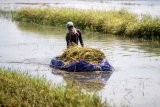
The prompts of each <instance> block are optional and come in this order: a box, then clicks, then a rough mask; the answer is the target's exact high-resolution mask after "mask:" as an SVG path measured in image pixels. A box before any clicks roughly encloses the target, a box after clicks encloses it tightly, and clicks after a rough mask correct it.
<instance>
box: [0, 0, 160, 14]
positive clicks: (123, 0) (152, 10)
mask: <svg viewBox="0 0 160 107" xmlns="http://www.w3.org/2000/svg"><path fill="white" fill-rule="evenodd" d="M24 7H32V8H37V7H41V8H44V7H51V8H52V7H54V8H55V7H56V8H62V7H64V8H76V9H96V10H97V9H98V10H120V9H127V10H128V11H130V12H133V13H136V14H138V15H141V14H150V15H151V16H153V17H156V16H160V1H159V0H72V1H71V0H45V1H44V0H0V9H1V10H17V9H20V8H24Z"/></svg>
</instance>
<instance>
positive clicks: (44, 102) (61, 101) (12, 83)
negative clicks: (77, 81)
mask: <svg viewBox="0 0 160 107" xmlns="http://www.w3.org/2000/svg"><path fill="white" fill-rule="evenodd" d="M0 84H1V85H0V106H2V107H19V106H20V107H21V106H24V107H30V106H32V107H103V106H108V105H107V103H106V102H105V103H102V101H101V98H99V97H98V96H97V95H93V96H91V95H88V94H84V93H82V92H81V91H80V90H79V89H78V88H76V87H68V86H56V87H53V86H52V85H51V84H50V83H48V82H47V81H46V80H45V79H42V78H37V77H31V76H29V75H27V74H23V73H18V72H17V71H9V70H4V69H2V68H0Z"/></svg>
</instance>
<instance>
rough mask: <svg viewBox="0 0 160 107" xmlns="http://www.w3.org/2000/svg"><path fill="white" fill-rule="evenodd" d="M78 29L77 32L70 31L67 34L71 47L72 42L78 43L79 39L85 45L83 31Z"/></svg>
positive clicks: (67, 40) (68, 44) (68, 43)
mask: <svg viewBox="0 0 160 107" xmlns="http://www.w3.org/2000/svg"><path fill="white" fill-rule="evenodd" d="M76 31H77V32H76V33H75V34H73V33H71V32H68V33H67V34H66V42H67V47H69V46H70V45H71V43H75V44H77V45H78V41H79V42H80V44H81V46H83V39H82V33H81V31H80V30H79V29H76Z"/></svg>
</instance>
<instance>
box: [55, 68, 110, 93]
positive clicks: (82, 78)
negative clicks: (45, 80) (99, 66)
mask: <svg viewBox="0 0 160 107" xmlns="http://www.w3.org/2000/svg"><path fill="white" fill-rule="evenodd" d="M52 73H53V74H54V75H62V76H63V78H64V80H65V81H66V83H67V84H68V85H76V86H78V87H79V88H81V89H85V90H87V91H89V92H92V91H94V92H97V91H99V90H101V89H102V88H103V87H104V86H105V83H106V82H107V81H108V79H109V78H110V76H111V75H112V73H107V72H100V71H94V72H66V71H62V70H56V69H53V70H52Z"/></svg>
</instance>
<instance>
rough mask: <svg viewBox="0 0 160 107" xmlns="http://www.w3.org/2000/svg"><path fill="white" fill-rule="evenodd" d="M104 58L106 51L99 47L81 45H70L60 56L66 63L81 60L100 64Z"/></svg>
mask: <svg viewBox="0 0 160 107" xmlns="http://www.w3.org/2000/svg"><path fill="white" fill-rule="evenodd" d="M104 58H105V55H104V53H103V52H102V51H100V50H98V49H94V48H89V47H79V46H70V47H69V48H67V49H66V50H65V51H64V53H63V54H62V55H60V56H59V59H60V60H63V61H64V62H65V63H66V65H67V64H70V63H72V62H75V61H79V60H83V61H86V62H88V63H91V64H96V65H99V64H100V63H101V61H102V60H103V59H104Z"/></svg>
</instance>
